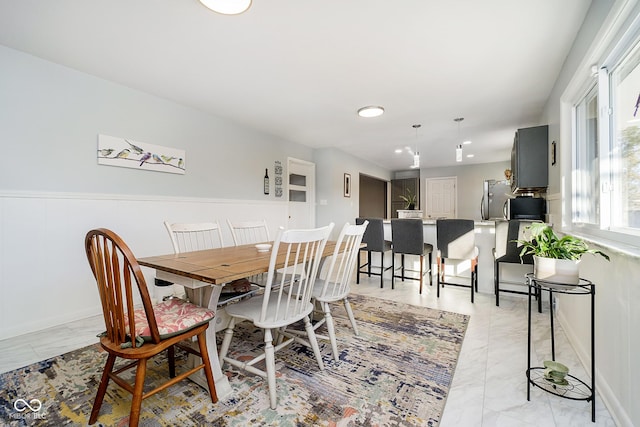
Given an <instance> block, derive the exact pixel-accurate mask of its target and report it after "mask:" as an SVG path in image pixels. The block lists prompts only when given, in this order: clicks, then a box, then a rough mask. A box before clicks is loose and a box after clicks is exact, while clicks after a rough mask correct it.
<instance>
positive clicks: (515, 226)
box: [493, 219, 538, 307]
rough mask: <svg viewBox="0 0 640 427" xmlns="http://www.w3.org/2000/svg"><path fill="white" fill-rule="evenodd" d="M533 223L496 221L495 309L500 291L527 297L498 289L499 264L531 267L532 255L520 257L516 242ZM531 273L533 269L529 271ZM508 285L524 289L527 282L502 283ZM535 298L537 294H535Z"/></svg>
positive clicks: (497, 305) (524, 293)
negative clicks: (516, 285) (520, 286)
mask: <svg viewBox="0 0 640 427" xmlns="http://www.w3.org/2000/svg"><path fill="white" fill-rule="evenodd" d="M532 222H533V221H526V220H517V219H512V220H509V221H496V242H495V248H494V249H493V257H494V270H493V271H494V275H493V280H494V292H495V294H496V307H499V306H500V291H502V292H508V293H513V294H522V295H527V294H528V292H527V291H524V290H523V291H519V290H515V289H514V290H512V289H500V264H502V263H509V264H526V265H533V255H531V254H526V255H523V256H522V257H520V252H521V248H520V247H518V243H517V242H516V240H519V239H522V238H523V233H524V230H525V228H526V227H528V226H529V225H530V224H531V223H532ZM531 271H533V267H532V269H531ZM504 283H509V284H519V285H522V286H524V287H526V286H527V282H526V281H525V280H524V277H523V279H522V282H513V281H511V282H504ZM536 298H538V294H537V293H536Z"/></svg>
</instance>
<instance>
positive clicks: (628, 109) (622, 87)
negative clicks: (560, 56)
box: [610, 43, 640, 235]
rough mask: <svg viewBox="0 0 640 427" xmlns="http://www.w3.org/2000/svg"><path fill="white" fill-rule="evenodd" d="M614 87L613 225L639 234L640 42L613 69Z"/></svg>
mask: <svg viewBox="0 0 640 427" xmlns="http://www.w3.org/2000/svg"><path fill="white" fill-rule="evenodd" d="M610 87H611V94H610V103H611V107H612V109H611V155H612V158H611V164H612V166H613V171H612V172H613V174H612V177H611V182H612V184H613V185H612V189H611V227H612V229H614V230H620V231H626V232H632V233H633V232H636V233H637V232H639V231H640V127H639V125H640V110H639V107H640V43H637V44H636V46H635V47H634V48H633V50H632V51H631V52H630V53H629V54H628V55H626V56H625V58H624V59H623V60H622V61H621V62H620V64H619V65H618V66H617V67H615V69H613V70H612V72H611V78H610ZM638 234H639V235H640V233H638Z"/></svg>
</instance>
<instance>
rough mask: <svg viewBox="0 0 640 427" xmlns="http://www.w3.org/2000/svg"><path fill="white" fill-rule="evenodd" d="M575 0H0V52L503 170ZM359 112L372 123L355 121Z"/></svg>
mask: <svg viewBox="0 0 640 427" xmlns="http://www.w3.org/2000/svg"><path fill="white" fill-rule="evenodd" d="M590 3H591V0H519V1H514V0H483V1H478V0H447V1H443V0H439V1H435V0H401V1H399V0H348V1H344V0H305V1H302V0H254V1H253V5H252V7H251V8H250V9H249V10H248V11H247V12H245V13H243V14H241V15H236V16H224V15H220V14H217V13H215V12H211V11H209V10H208V9H206V8H204V7H203V6H202V5H201V4H200V3H199V2H198V1H197V0H172V1H157V0H135V1H131V0H109V1H87V0H56V1H51V0H20V1H15V0H0V44H2V45H5V46H7V47H10V48H14V49H17V50H21V51H24V52H27V53H30V54H33V55H35V56H38V57H41V58H44V59H47V60H50V61H53V62H56V63H59V64H62V65H65V66H67V67H71V68H74V69H77V70H80V71H83V72H86V73H89V74H93V75H95V76H99V77H101V78H104V79H107V80H110V81H113V82H117V83H120V84H122V85H125V86H128V87H131V88H136V89H139V90H142V91H145V92H148V93H150V94H154V95H157V96H160V97H163V98H166V99H169V100H172V101H175V102H178V103H180V104H184V105H187V106H191V107H194V108H197V109H200V110H203V111H206V112H209V113H211V114H215V115H218V116H221V117H225V118H228V119H229V120H232V121H234V122H238V123H240V124H242V125H246V126H249V127H252V128H255V129H258V130H260V131H263V132H266V133H269V134H272V135H275V136H277V137H278V138H281V139H283V140H288V141H292V142H297V143H301V144H304V145H308V146H311V147H314V148H319V147H339V148H340V149H342V150H343V151H345V152H347V153H350V154H352V155H354V156H356V157H359V158H362V159H365V160H368V161H371V162H373V163H375V164H377V165H380V166H382V167H384V168H387V169H390V170H403V169H408V168H409V166H410V165H411V164H412V162H413V159H412V158H411V156H410V155H409V154H408V153H407V152H406V150H405V151H404V152H403V153H401V154H395V153H394V150H395V149H396V148H401V149H404V148H405V147H407V146H409V147H411V149H412V150H414V151H415V149H416V147H417V150H418V151H419V152H420V154H421V166H422V167H434V166H447V165H453V164H456V162H455V147H456V145H458V144H459V143H460V142H461V140H467V139H469V140H471V141H472V144H471V145H468V146H465V148H464V152H465V158H464V160H463V164H470V163H487V162H494V161H502V160H508V159H509V156H510V148H511V144H512V141H513V134H514V131H515V130H516V129H517V128H519V127H526V126H535V125H539V124H541V123H540V122H539V121H540V118H541V114H542V109H543V107H544V104H545V102H546V100H547V98H548V96H549V94H550V92H551V89H552V87H553V84H554V82H555V80H556V78H557V76H558V73H559V71H560V69H561V67H562V64H563V62H564V60H565V57H566V55H567V53H568V51H569V49H570V47H571V44H572V42H573V39H574V38H575V35H576V33H577V31H578V29H579V28H580V25H581V23H582V21H583V19H584V17H585V14H586V12H587V9H588V8H589V6H590ZM365 105H381V106H383V107H384V108H385V114H384V115H383V116H381V117H377V118H369V119H365V118H361V117H359V116H358V115H357V114H356V111H357V110H358V108H360V107H363V106H365ZM455 117H464V120H463V121H462V122H461V123H460V126H459V127H458V125H457V124H456V123H455V122H454V120H453V119H454V118H455ZM414 124H421V125H422V126H421V127H420V128H419V129H418V131H417V132H416V130H415V129H414V128H413V127H412V125H414ZM470 153H473V154H474V155H475V157H473V158H467V157H466V154H470Z"/></svg>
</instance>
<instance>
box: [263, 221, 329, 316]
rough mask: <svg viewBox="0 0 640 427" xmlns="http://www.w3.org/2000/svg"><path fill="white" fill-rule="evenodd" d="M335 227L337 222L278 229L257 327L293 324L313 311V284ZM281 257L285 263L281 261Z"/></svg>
mask: <svg viewBox="0 0 640 427" xmlns="http://www.w3.org/2000/svg"><path fill="white" fill-rule="evenodd" d="M332 229H333V223H331V224H329V225H328V226H326V227H322V228H315V229H310V230H286V231H285V230H284V229H283V228H280V229H279V230H278V235H277V236H276V239H275V241H274V242H273V248H272V251H271V259H270V261H269V273H268V274H267V285H266V287H265V290H264V295H263V300H262V311H261V313H260V320H259V321H258V322H256V323H255V324H256V326H258V327H261V328H278V327H281V326H286V325H290V324H291V323H292V322H295V321H296V320H301V319H302V318H303V317H304V316H305V315H307V314H309V313H310V311H311V310H313V305H312V304H311V297H312V296H313V286H314V285H315V281H316V276H317V275H318V266H319V265H320V262H321V261H322V252H323V251H324V247H325V245H326V243H327V239H328V238H329V234H330V233H331V230H332ZM279 257H280V258H281V262H282V264H279V263H278V258H279ZM276 270H277V271H278V274H277V275H276ZM272 289H273V292H272Z"/></svg>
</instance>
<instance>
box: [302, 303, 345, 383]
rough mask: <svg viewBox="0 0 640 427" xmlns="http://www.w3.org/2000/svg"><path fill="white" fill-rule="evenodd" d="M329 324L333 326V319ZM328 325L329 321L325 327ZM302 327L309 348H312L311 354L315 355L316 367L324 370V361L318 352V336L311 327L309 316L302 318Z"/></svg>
mask: <svg viewBox="0 0 640 427" xmlns="http://www.w3.org/2000/svg"><path fill="white" fill-rule="evenodd" d="M331 326H333V320H332V321H331ZM328 327H329V323H327V328H328ZM304 329H305V330H306V331H307V338H309V344H311V348H312V349H313V354H314V355H315V356H316V361H317V362H318V367H319V368H320V370H321V371H322V370H324V363H323V362H322V353H320V346H319V345H318V338H317V337H316V332H315V330H314V329H313V325H312V324H311V320H310V319H309V316H307V317H305V318H304ZM334 338H335V334H334ZM336 351H337V350H336Z"/></svg>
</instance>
